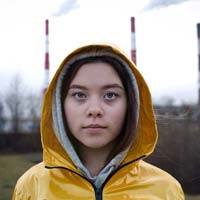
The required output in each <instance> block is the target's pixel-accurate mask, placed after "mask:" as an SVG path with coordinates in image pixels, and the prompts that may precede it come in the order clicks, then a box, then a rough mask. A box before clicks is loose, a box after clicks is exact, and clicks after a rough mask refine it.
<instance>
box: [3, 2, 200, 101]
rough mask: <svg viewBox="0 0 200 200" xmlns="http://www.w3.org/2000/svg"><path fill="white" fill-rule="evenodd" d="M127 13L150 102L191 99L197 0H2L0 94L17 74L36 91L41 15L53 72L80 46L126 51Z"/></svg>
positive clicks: (199, 13)
mask: <svg viewBox="0 0 200 200" xmlns="http://www.w3.org/2000/svg"><path fill="white" fill-rule="evenodd" d="M125 2H126V3H125ZM131 16H135V18H136V48H137V67H138V69H139V70H140V71H141V72H142V74H143V76H144V78H145V79H146V81H147V83H148V84H149V87H150V90H151V92H152V96H153V99H154V101H161V100H162V99H163V98H164V97H166V96H170V97H173V98H174V99H176V101H177V102H183V101H184V102H197V94H198V93H197V88H198V57H197V55H198V45H197V28H196V24H197V23H199V22H200V0H126V1H124V0H84V1H83V0H76V1H75V0H1V1H0V55H1V58H0V84H1V87H0V93H1V94H2V93H4V91H5V90H6V88H8V85H9V82H10V80H11V79H12V77H13V76H14V75H15V74H16V73H18V74H19V75H20V76H21V77H22V79H23V81H24V83H25V84H26V85H27V87H28V88H32V89H34V90H38V91H41V90H42V87H43V82H44V52H45V31H44V28H45V27H44V22H45V19H46V18H48V19H49V29H50V30H49V31H50V34H49V53H50V75H51V78H52V76H53V74H54V73H55V70H56V69H57V67H58V65H59V64H60V63H61V61H62V59H63V58H64V57H65V56H66V55H67V54H68V53H69V52H71V51H72V50H73V49H74V48H77V47H79V46H80V45H83V44H88V43H91V42H92V43H93V42H109V43H114V44H116V45H117V46H119V47H120V48H121V49H123V50H124V51H125V52H126V53H127V54H129V55H130V45H131V41H130V40H131V33H130V17H131Z"/></svg>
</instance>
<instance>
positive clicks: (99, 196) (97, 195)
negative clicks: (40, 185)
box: [45, 155, 146, 200]
mask: <svg viewBox="0 0 200 200" xmlns="http://www.w3.org/2000/svg"><path fill="white" fill-rule="evenodd" d="M144 157H146V156H145V155H144V156H141V157H139V158H137V159H135V160H132V161H130V162H128V163H126V164H124V165H122V166H120V167H119V168H117V169H116V170H114V171H113V172H112V173H110V175H109V176H108V177H107V178H106V180H105V181H104V183H103V184H102V186H101V187H100V188H97V187H96V186H95V185H94V183H93V182H92V181H90V180H89V179H87V178H86V177H85V176H82V175H81V174H79V173H77V172H75V171H73V170H71V169H68V168H65V167H50V166H45V168H47V169H55V168H56V169H65V170H68V171H70V172H72V173H74V174H76V175H78V176H80V177H81V178H83V179H85V180H86V181H87V182H89V183H90V184H91V185H92V187H93V189H94V192H95V199H96V200H102V199H103V198H102V192H103V188H104V186H105V185H106V183H107V182H108V181H109V180H110V178H111V177H112V176H113V175H114V174H115V173H117V172H118V171H119V170H120V169H122V168H123V167H125V166H127V165H129V164H132V163H133V162H136V161H138V160H140V159H142V158H144Z"/></svg>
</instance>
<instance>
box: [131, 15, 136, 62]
mask: <svg viewBox="0 0 200 200" xmlns="http://www.w3.org/2000/svg"><path fill="white" fill-rule="evenodd" d="M131 59H132V61H133V62H134V63H135V64H136V42H135V17H131Z"/></svg>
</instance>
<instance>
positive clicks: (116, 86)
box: [103, 83, 124, 90]
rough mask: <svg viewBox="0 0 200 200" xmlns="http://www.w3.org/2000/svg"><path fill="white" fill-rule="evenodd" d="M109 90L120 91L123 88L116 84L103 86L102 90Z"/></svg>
mask: <svg viewBox="0 0 200 200" xmlns="http://www.w3.org/2000/svg"><path fill="white" fill-rule="evenodd" d="M109 88H119V89H121V90H124V87H123V86H121V85H119V84H117V83H114V84H108V85H105V86H103V89H109Z"/></svg>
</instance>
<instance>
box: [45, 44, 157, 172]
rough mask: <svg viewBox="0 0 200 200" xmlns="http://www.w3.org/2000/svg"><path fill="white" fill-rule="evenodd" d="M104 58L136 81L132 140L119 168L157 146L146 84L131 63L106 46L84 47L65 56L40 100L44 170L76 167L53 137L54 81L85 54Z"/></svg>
mask: <svg viewBox="0 0 200 200" xmlns="http://www.w3.org/2000/svg"><path fill="white" fill-rule="evenodd" d="M99 50H100V51H101V52H105V53H106V54H110V55H115V56H117V57H119V58H120V59H121V60H123V61H124V62H125V63H126V64H127V65H128V66H129V67H130V70H131V71H132V73H133V74H134V77H135V78H136V81H137V86H138V89H139V102H140V103H139V118H138V128H137V134H136V138H135V139H134V141H133V143H132V146H131V148H130V149H129V151H128V154H127V156H126V157H125V159H124V161H123V164H125V163H128V162H130V161H132V160H135V159H138V158H140V157H142V156H148V155H149V154H150V153H152V151H153V150H154V147H155V144H156V142H157V128H156V123H155V117H154V113H153V109H152V101H151V95H150V92H149V89H148V86H147V84H146V82H145V81H144V79H143V77H142V76H141V74H140V73H139V71H138V70H137V69H136V67H135V65H134V63H133V62H132V61H130V59H129V58H128V57H127V56H126V55H125V54H124V53H123V52H122V51H121V50H119V49H118V48H116V47H114V46H110V45H99V44H97V45H96V44H94V45H88V46H84V47H81V48H78V49H77V50H75V51H74V52H72V53H71V54H70V55H68V56H67V57H66V58H65V59H64V60H63V62H62V63H61V65H60V67H59V68H58V70H57V72H56V74H55V76H54V78H53V79H52V81H51V83H50V85H49V87H48V89H47V91H46V93H45V96H44V100H43V107H42V117H41V138H42V146H43V160H44V163H45V165H47V166H60V167H66V168H69V169H71V170H74V171H77V168H76V166H75V165H74V163H73V162H72V160H71V159H70V157H69V155H68V153H67V152H66V151H65V150H64V148H63V147H62V145H61V144H60V142H59V141H58V139H57V137H56V134H55V126H54V124H53V113H52V112H53V111H52V105H53V98H54V92H55V88H56V85H57V81H58V78H59V76H60V73H61V72H62V70H63V68H64V66H65V65H66V63H68V62H70V60H71V59H73V58H74V57H77V56H82V55H83V54H84V55H85V54H87V53H93V52H94V53H95V52H98V51H99Z"/></svg>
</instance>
